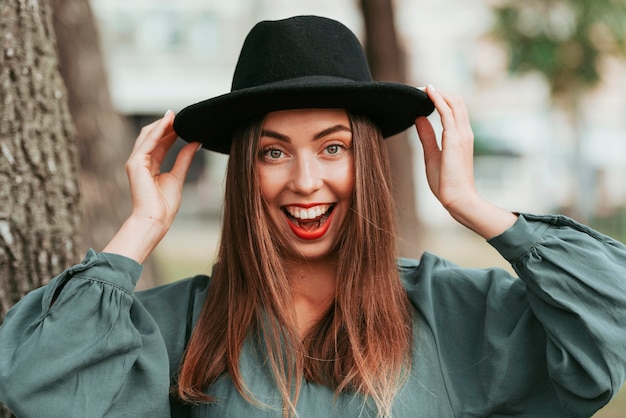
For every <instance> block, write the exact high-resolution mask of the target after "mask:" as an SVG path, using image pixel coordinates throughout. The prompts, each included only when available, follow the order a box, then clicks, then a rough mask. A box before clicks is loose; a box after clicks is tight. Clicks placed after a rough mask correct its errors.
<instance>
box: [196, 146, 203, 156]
mask: <svg viewBox="0 0 626 418" xmlns="http://www.w3.org/2000/svg"><path fill="white" fill-rule="evenodd" d="M201 149H202V144H198V148H197V149H196V154H197V153H198V151H200V150H201Z"/></svg>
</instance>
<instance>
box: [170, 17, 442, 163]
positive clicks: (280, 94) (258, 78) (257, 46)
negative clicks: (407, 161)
mask: <svg viewBox="0 0 626 418" xmlns="http://www.w3.org/2000/svg"><path fill="white" fill-rule="evenodd" d="M308 108H311V109H313V108H323V109H335V108H336V109H345V110H347V111H349V112H352V113H355V114H359V115H362V116H365V117H367V118H369V119H370V120H371V121H372V122H373V123H374V124H376V125H377V126H378V127H379V128H380V130H381V132H382V135H383V137H389V136H391V135H394V134H397V133H399V132H401V131H403V130H404V129H406V128H408V127H409V126H411V125H412V124H413V123H414V121H415V118H417V117H418V116H423V115H428V114H430V113H431V112H432V111H433V109H434V105H433V103H432V102H431V101H430V99H429V98H428V97H427V96H426V94H425V93H424V92H423V91H421V90H419V89H416V88H414V87H410V86H407V85H404V84H399V83H391V82H378V81H374V80H372V75H371V73H370V70H369V67H368V64H367V60H366V58H365V54H364V51H363V48H362V46H361V44H360V42H359V40H358V39H357V37H356V35H355V34H354V33H353V32H352V31H351V30H350V29H348V28H347V27H346V26H345V25H343V24H342V23H340V22H338V21H336V20H333V19H328V18H324V17H319V16H294V17H292V18H288V19H282V20H276V21H262V22H259V23H257V24H256V25H255V26H254V27H253V28H252V29H251V30H250V32H249V33H248V36H247V37H246V39H245V40H244V43H243V46H242V47H241V52H240V54H239V60H238V61H237V65H236V66H235V72H234V74H233V82H232V85H231V92H230V93H227V94H224V95H221V96H218V97H214V98H212V99H208V100H205V101H202V102H199V103H196V104H193V105H191V106H188V107H186V108H184V109H183V110H181V111H180V112H179V113H178V115H177V116H176V118H175V120H174V130H175V131H176V133H178V135H179V136H180V137H181V138H183V139H185V140H187V141H190V142H195V141H198V142H201V143H202V144H203V146H204V148H207V149H210V150H213V151H217V152H221V153H224V154H228V153H229V151H230V143H231V140H232V135H233V132H234V131H235V129H236V128H237V127H238V126H239V125H241V124H243V123H246V122H247V121H249V120H250V119H252V118H256V117H261V116H263V115H265V114H267V113H269V112H273V111H277V110H287V109H308Z"/></svg>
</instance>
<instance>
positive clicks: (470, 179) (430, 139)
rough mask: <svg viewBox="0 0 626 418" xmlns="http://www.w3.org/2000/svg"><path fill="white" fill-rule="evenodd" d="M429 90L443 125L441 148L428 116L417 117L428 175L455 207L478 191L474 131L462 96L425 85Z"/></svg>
mask: <svg viewBox="0 0 626 418" xmlns="http://www.w3.org/2000/svg"><path fill="white" fill-rule="evenodd" d="M426 93H427V94H428V97H430V99H431V100H432V101H433V103H434V104H435V108H436V109H437V112H438V113H439V115H440V117H441V124H442V126H443V133H442V136H441V148H440V147H439V144H438V143H437V136H436V135H435V131H434V129H433V127H432V125H431V124H430V121H429V120H428V119H427V118H426V117H419V118H417V120H416V121H415V126H416V127H417V133H418V135H419V138H420V141H421V142H422V146H423V147H424V161H425V164H426V177H427V178H428V185H429V186H430V189H431V190H432V192H433V194H434V195H435V197H437V199H438V200H439V201H440V202H441V204H442V205H443V206H444V207H445V208H446V209H447V210H448V211H454V210H455V208H457V207H459V206H461V207H462V206H463V205H464V203H465V202H466V201H467V199H471V198H475V197H476V195H477V193H476V188H475V186H474V166H473V157H474V133H473V132H472V128H471V126H470V122H469V116H468V113H467V108H466V107H465V103H464V102H463V99H462V98H461V97H459V96H453V95H451V94H448V93H444V92H440V91H438V90H435V88H434V87H432V86H428V87H427V88H426Z"/></svg>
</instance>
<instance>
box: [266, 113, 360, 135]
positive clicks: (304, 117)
mask: <svg viewBox="0 0 626 418" xmlns="http://www.w3.org/2000/svg"><path fill="white" fill-rule="evenodd" d="M333 125H345V126H347V127H349V126H350V120H349V118H348V114H347V112H346V111H345V110H344V109H290V110H280V111H276V112H270V113H268V114H267V115H266V116H265V118H264V119H263V129H268V130H276V131H279V132H280V131H282V130H287V131H288V130H292V129H298V130H300V129H303V128H308V129H311V130H315V129H326V128H327V127H328V126H333Z"/></svg>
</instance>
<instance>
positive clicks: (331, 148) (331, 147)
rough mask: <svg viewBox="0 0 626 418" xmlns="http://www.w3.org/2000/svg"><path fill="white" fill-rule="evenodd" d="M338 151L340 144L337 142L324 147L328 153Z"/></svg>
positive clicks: (336, 152)
mask: <svg viewBox="0 0 626 418" xmlns="http://www.w3.org/2000/svg"><path fill="white" fill-rule="evenodd" d="M339 151H340V146H339V145H337V144H332V145H329V146H327V147H326V152H327V153H328V154H338V153H339Z"/></svg>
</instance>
